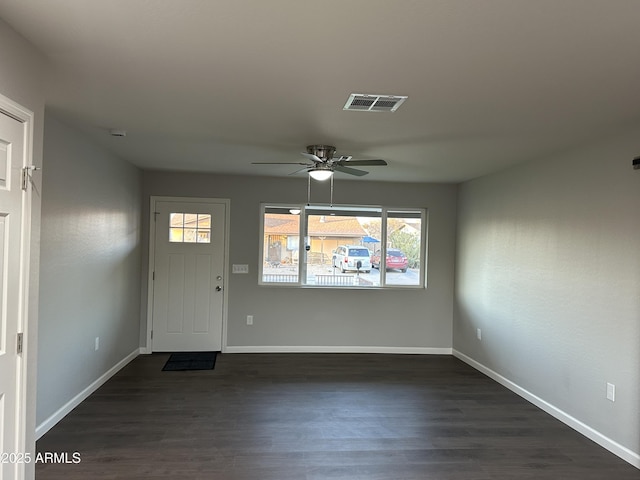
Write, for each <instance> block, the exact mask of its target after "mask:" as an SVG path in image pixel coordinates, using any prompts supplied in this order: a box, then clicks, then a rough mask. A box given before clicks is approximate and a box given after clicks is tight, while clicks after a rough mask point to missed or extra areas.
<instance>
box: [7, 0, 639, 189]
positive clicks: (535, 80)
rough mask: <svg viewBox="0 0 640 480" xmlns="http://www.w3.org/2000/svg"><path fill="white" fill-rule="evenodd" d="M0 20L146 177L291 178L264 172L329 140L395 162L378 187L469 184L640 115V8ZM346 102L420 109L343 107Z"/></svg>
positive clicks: (343, 10) (481, 2)
mask: <svg viewBox="0 0 640 480" xmlns="http://www.w3.org/2000/svg"><path fill="white" fill-rule="evenodd" d="M0 18H2V19H3V20H4V21H6V22H7V23H8V24H10V25H11V26H12V27H13V28H14V29H15V30H17V31H18V32H19V33H21V34H22V35H23V36H24V37H26V38H27V39H28V40H30V41H31V42H32V43H33V44H34V45H35V46H36V47H37V48H38V49H39V50H40V51H41V52H43V53H44V55H45V56H46V57H47V58H48V59H49V60H50V63H51V69H50V77H49V78H48V82H47V85H48V97H47V108H48V109H50V110H51V111H53V112H56V113H57V114H58V115H61V116H63V117H64V118H65V119H66V120H67V121H69V122H72V123H75V124H77V125H80V126H82V128H83V129H84V130H86V131H87V133H89V134H90V135H92V136H93V137H94V138H95V139H96V141H98V142H100V143H101V144H103V145H105V146H107V147H108V148H109V149H111V150H113V151H114V152H116V153H117V154H118V155H120V156H122V157H123V158H126V159H128V160H129V161H131V162H132V163H134V164H136V165H139V166H140V167H143V168H153V169H172V170H196V171H208V172H225V173H235V174H253V175H282V176H286V175H288V174H289V173H290V172H292V171H294V170H295V166H294V167H292V166H288V165H274V166H263V165H251V162H254V161H292V162H297V161H302V160H304V159H303V158H302V157H301V156H300V155H299V152H301V151H303V150H304V148H305V146H306V145H308V144H316V143H324V144H330V145H335V146H337V147H338V153H339V154H350V155H353V156H354V158H359V159H369V158H382V159H384V160H387V161H388V163H389V166H387V167H368V169H369V170H370V172H371V173H370V174H369V175H368V176H365V177H362V178H363V179H365V180H366V179H372V180H390V181H413V182H415V181H435V182H459V181H464V180H467V179H470V178H474V177H477V176H480V175H483V174H486V173H489V172H493V171H496V170H499V169H501V168H504V167H506V166H508V165H510V164H514V163H518V162H522V161H526V160H531V159H536V158H540V157H543V156H546V155H549V154H551V153H553V152H556V151H560V150H563V149H566V148H571V147H572V146H575V145H579V144H581V143H584V142H586V141H589V140H593V139H596V138H597V137H600V136H604V135H606V134H609V133H611V132H612V131H614V130H615V129H619V128H622V127H624V126H625V125H626V124H630V123H633V122H635V121H637V120H638V119H640V95H639V87H640V61H639V58H640V29H639V28H638V25H639V24H640V1H638V0H615V1H605V0H535V1H533V0H475V1H471V0H415V1H412V0H322V1H306V0H269V1H264V0H0ZM350 93H370V94H389V95H408V96H409V99H408V100H407V101H406V102H405V104H404V105H402V106H401V107H400V109H399V110H398V111H397V112H395V113H363V112H348V111H343V110H342V107H343V105H344V103H345V102H346V101H347V99H348V97H349V94H350ZM110 128H119V129H125V130H126V131H127V136H126V137H125V138H113V137H110V136H109V135H108V130H109V129H110ZM300 175H303V174H300ZM338 175H340V177H336V178H345V177H344V175H343V174H338ZM349 178H352V177H349Z"/></svg>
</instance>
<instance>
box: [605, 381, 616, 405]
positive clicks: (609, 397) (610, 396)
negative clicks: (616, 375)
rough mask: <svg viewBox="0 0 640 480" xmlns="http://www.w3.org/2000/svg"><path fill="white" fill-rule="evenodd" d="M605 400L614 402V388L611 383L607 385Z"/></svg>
mask: <svg viewBox="0 0 640 480" xmlns="http://www.w3.org/2000/svg"><path fill="white" fill-rule="evenodd" d="M607 400H611V401H612V402H615V401H616V386H615V385H614V384H613V383H607Z"/></svg>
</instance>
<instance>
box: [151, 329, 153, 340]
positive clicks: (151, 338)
mask: <svg viewBox="0 0 640 480" xmlns="http://www.w3.org/2000/svg"><path fill="white" fill-rule="evenodd" d="M151 340H153V330H151Z"/></svg>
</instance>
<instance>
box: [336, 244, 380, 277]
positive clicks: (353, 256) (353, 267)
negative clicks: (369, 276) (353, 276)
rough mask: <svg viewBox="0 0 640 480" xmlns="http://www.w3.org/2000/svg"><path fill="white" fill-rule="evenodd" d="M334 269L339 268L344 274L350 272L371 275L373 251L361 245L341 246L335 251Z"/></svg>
mask: <svg viewBox="0 0 640 480" xmlns="http://www.w3.org/2000/svg"><path fill="white" fill-rule="evenodd" d="M333 268H339V269H340V271H341V272H342V273H344V272H346V271H348V270H350V271H356V272H358V271H359V272H364V273H369V272H370V271H371V251H370V250H369V249H368V248H366V247H363V246H360V245H340V246H339V247H338V248H336V249H335V250H334V251H333Z"/></svg>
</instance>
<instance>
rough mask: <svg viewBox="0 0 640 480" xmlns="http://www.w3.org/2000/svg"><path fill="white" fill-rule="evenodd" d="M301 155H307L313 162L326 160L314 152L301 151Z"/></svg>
mask: <svg viewBox="0 0 640 480" xmlns="http://www.w3.org/2000/svg"><path fill="white" fill-rule="evenodd" d="M300 155H302V156H304V157H307V158H308V159H309V160H311V161H312V162H321V163H322V162H324V160H322V159H321V158H320V157H319V156H317V155H314V154H313V153H307V152H300Z"/></svg>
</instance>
